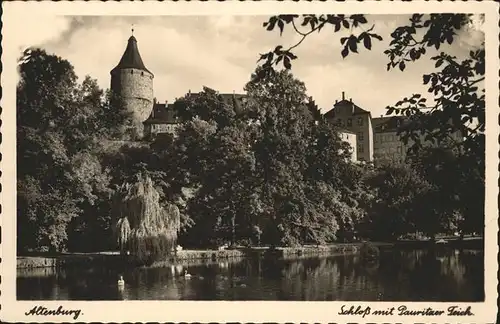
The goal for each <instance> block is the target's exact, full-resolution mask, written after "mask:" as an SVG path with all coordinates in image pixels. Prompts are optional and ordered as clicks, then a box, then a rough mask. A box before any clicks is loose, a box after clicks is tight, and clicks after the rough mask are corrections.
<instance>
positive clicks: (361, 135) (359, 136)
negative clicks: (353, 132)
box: [358, 132, 363, 141]
mask: <svg viewBox="0 0 500 324" xmlns="http://www.w3.org/2000/svg"><path fill="white" fill-rule="evenodd" d="M358 139H359V140H360V141H362V140H363V132H359V133H358Z"/></svg>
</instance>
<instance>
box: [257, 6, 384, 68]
mask: <svg viewBox="0 0 500 324" xmlns="http://www.w3.org/2000/svg"><path fill="white" fill-rule="evenodd" d="M367 23H368V21H367V20H366V18H365V17H364V15H350V16H346V15H310V14H308V15H302V16H299V15H278V16H272V17H270V18H269V20H268V21H267V22H264V24H263V26H264V27H265V28H266V30H268V31H273V30H275V29H276V27H277V29H279V32H280V35H282V34H283V31H284V30H285V26H286V25H290V26H291V28H293V30H294V32H295V33H296V34H298V35H300V36H301V37H300V39H299V40H298V41H297V42H296V43H295V44H293V45H291V46H289V47H288V48H284V47H283V46H281V45H280V46H276V48H275V49H274V50H272V51H269V52H267V53H264V54H260V58H259V60H258V62H263V63H262V69H260V74H259V75H258V77H264V76H265V74H266V73H268V72H269V71H270V70H271V69H273V67H274V66H275V65H279V64H280V63H282V64H283V66H284V67H285V68H286V69H291V67H292V61H293V60H295V59H296V58H297V56H296V55H295V54H294V53H293V50H294V49H295V48H296V47H298V46H299V45H300V44H302V42H303V41H304V40H305V39H306V38H307V37H308V36H309V35H311V34H312V33H314V32H318V33H319V32H321V30H322V29H323V28H325V27H326V26H331V27H332V28H333V31H334V32H339V31H341V30H342V29H344V30H345V29H347V30H349V31H350V32H351V34H350V35H349V36H348V37H342V38H341V40H340V42H341V44H342V45H343V49H342V52H341V55H342V57H343V58H345V57H346V56H347V55H348V54H349V53H358V44H360V43H361V42H362V43H363V45H364V47H365V48H366V49H368V50H370V49H371V48H372V38H375V39H377V40H382V37H381V36H379V35H377V34H375V33H372V30H373V28H374V26H372V27H371V28H369V29H367V30H365V29H364V28H363V26H364V25H366V24H367ZM354 29H361V30H362V32H360V33H359V34H357V35H355V34H353V33H352V31H353V30H354Z"/></svg>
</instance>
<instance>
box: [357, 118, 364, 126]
mask: <svg viewBox="0 0 500 324" xmlns="http://www.w3.org/2000/svg"><path fill="white" fill-rule="evenodd" d="M358 126H363V118H361V117H358Z"/></svg>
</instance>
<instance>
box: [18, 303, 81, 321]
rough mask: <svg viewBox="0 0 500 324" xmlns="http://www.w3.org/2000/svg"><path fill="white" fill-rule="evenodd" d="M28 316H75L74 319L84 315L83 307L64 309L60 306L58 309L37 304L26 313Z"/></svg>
mask: <svg viewBox="0 0 500 324" xmlns="http://www.w3.org/2000/svg"><path fill="white" fill-rule="evenodd" d="M24 314H25V315H26V316H58V315H63V316H73V319H74V320H76V319H78V316H80V315H82V314H83V313H82V311H81V309H71V310H69V309H63V307H62V306H59V307H58V308H57V309H48V308H46V307H43V306H35V307H33V308H32V309H30V310H29V311H27V312H26V313H24Z"/></svg>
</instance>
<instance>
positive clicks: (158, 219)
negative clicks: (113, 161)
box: [114, 175, 180, 263]
mask: <svg viewBox="0 0 500 324" xmlns="http://www.w3.org/2000/svg"><path fill="white" fill-rule="evenodd" d="M114 206H115V208H114V214H115V220H116V222H115V238H116V240H117V243H118V246H119V247H120V251H121V252H122V253H125V252H126V251H129V252H130V254H131V255H132V256H133V257H135V258H136V259H137V260H138V261H139V262H143V263H147V262H150V261H153V260H158V259H161V258H164V257H166V256H168V255H170V254H171V253H172V252H173V251H174V249H175V245H176V241H177V234H178V232H179V229H180V212H179V209H178V208H177V206H175V205H171V204H169V205H167V206H163V205H162V204H160V194H159V193H158V191H157V190H156V188H155V187H154V185H153V182H152V181H151V178H150V177H149V176H143V175H139V176H138V178H137V181H136V182H135V183H134V184H129V183H126V184H124V185H123V186H122V187H121V188H120V189H119V190H117V192H116V195H115V204H114Z"/></svg>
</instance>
